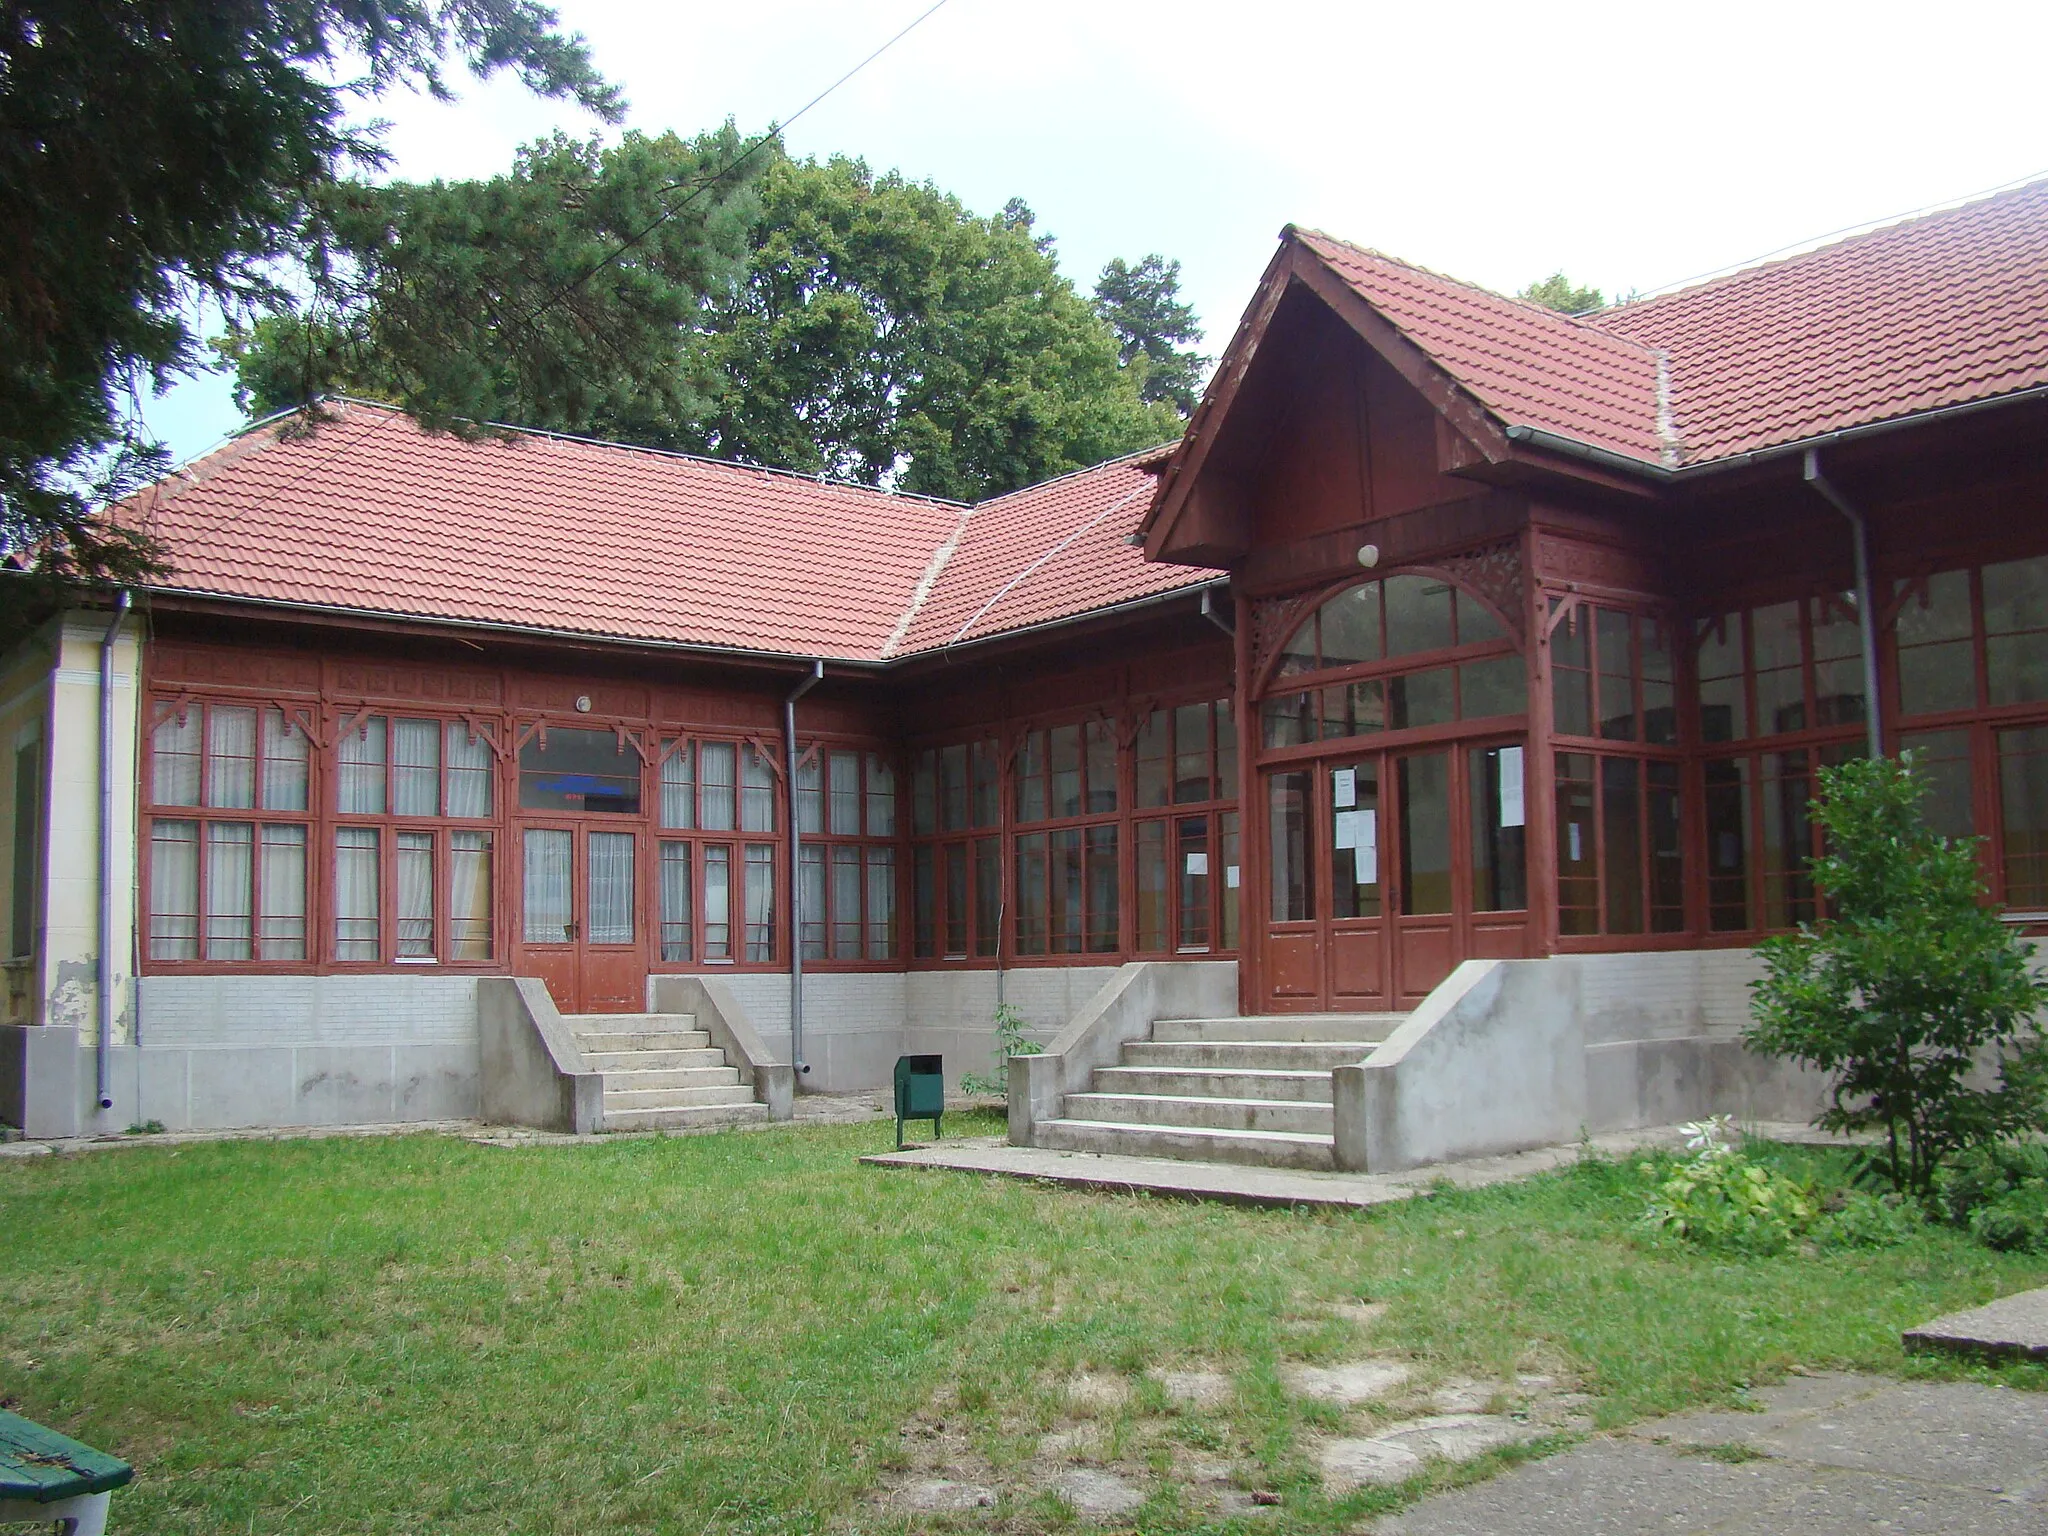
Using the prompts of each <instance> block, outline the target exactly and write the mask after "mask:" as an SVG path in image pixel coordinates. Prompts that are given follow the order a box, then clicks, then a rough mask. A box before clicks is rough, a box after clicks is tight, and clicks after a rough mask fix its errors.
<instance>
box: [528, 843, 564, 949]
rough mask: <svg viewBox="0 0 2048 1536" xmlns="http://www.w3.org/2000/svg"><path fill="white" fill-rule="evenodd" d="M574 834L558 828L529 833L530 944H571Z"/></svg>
mask: <svg viewBox="0 0 2048 1536" xmlns="http://www.w3.org/2000/svg"><path fill="white" fill-rule="evenodd" d="M574 849H575V836H574V834H573V833H569V832H563V831H561V830H559V829H557V828H554V827H529V828H527V830H526V844H525V851H526V867H525V876H526V879H525V897H526V900H525V903H524V905H525V908H526V942H527V943H529V944H566V943H568V942H569V919H570V910H569V860H570V857H571V855H572V853H573V851H574Z"/></svg>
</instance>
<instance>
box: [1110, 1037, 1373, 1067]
mask: <svg viewBox="0 0 2048 1536" xmlns="http://www.w3.org/2000/svg"><path fill="white" fill-rule="evenodd" d="M1377 1044H1378V1042H1377V1041H1374V1040H1349V1041H1344V1040H1133V1041H1132V1042H1131V1043H1130V1044H1128V1045H1126V1046H1125V1047H1124V1049H1123V1065H1125V1066H1127V1067H1172V1068H1176V1069H1178V1070H1182V1071H1185V1070H1187V1069H1189V1068H1198V1067H1232V1068H1243V1067H1254V1068H1263V1069H1268V1070H1277V1071H1282V1072H1327V1071H1329V1070H1330V1069H1331V1068H1332V1067H1348V1066H1351V1065H1353V1064H1354V1063H1357V1062H1361V1061H1364V1060H1365V1058H1366V1057H1368V1056H1370V1055H1371V1054H1372V1052H1373V1047H1374V1046H1375V1045H1377Z"/></svg>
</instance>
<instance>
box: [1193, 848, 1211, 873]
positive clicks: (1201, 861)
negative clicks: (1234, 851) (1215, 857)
mask: <svg viewBox="0 0 2048 1536" xmlns="http://www.w3.org/2000/svg"><path fill="white" fill-rule="evenodd" d="M1188 873H1189V874H1191V875H1206V874H1207V873H1209V855H1208V854H1206V853H1191V854H1189V855H1188Z"/></svg>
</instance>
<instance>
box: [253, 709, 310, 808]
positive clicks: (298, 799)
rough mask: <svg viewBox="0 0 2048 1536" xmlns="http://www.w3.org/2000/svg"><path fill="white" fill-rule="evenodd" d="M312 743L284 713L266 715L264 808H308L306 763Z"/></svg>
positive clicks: (277, 710) (264, 713) (267, 711)
mask: <svg viewBox="0 0 2048 1536" xmlns="http://www.w3.org/2000/svg"><path fill="white" fill-rule="evenodd" d="M311 746H312V743H311V742H309V741H307V740H306V733H305V732H304V731H302V730H300V729H299V728H298V727H297V726H296V725H294V724H292V723H291V721H289V720H287V719H286V718H285V714H284V711H283V710H281V709H266V710H264V711H263V808H264V809H265V810H266V811H303V810H304V809H305V808H306V762H307V758H308V756H309V755H310V754H309V751H308V749H309V748H310V747H311Z"/></svg>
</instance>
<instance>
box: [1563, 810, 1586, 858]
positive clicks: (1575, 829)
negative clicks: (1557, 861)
mask: <svg viewBox="0 0 2048 1536" xmlns="http://www.w3.org/2000/svg"><path fill="white" fill-rule="evenodd" d="M1565 825H1566V826H1567V827H1569V828H1571V834H1572V835H1571V845H1572V851H1571V861H1572V862H1573V863H1574V864H1576V863H1578V862H1579V860H1580V859H1582V858H1584V857H1585V855H1584V854H1582V853H1580V852H1579V824H1578V823H1577V822H1576V821H1568V822H1566V823H1565Z"/></svg>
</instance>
